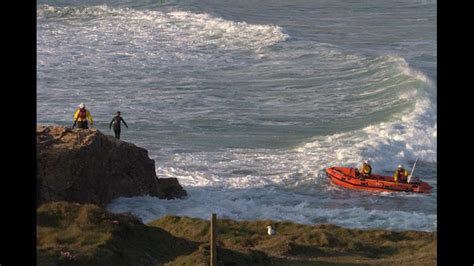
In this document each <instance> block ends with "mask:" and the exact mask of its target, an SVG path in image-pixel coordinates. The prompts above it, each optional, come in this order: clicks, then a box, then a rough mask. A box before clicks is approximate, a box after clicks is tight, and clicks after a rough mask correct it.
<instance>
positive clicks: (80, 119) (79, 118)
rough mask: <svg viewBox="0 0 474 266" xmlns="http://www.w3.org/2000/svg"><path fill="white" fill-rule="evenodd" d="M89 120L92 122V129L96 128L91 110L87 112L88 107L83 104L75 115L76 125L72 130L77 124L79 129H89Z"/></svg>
mask: <svg viewBox="0 0 474 266" xmlns="http://www.w3.org/2000/svg"><path fill="white" fill-rule="evenodd" d="M87 120H89V121H90V122H91V127H92V126H94V120H93V119H92V115H91V113H90V112H89V110H86V105H85V104H84V103H81V104H79V108H78V109H77V110H76V113H75V114H74V124H73V125H72V128H74V127H75V126H76V124H77V127H78V128H84V129H87V128H89V127H88V122H87Z"/></svg>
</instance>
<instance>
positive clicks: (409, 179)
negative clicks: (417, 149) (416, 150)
mask: <svg viewBox="0 0 474 266" xmlns="http://www.w3.org/2000/svg"><path fill="white" fill-rule="evenodd" d="M417 161H418V158H416V160H415V163H414V164H413V168H412V169H411V173H410V175H409V176H408V180H407V182H408V183H410V182H411V177H412V175H413V171H415V166H416V162H417Z"/></svg>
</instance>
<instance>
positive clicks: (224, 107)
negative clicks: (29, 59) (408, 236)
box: [37, 0, 437, 231]
mask: <svg viewBox="0 0 474 266" xmlns="http://www.w3.org/2000/svg"><path fill="white" fill-rule="evenodd" d="M436 27H437V25H436V2H433V1H424V0H422V1H377V2H373V1H357V2H356V1H338V0H334V1H325V0H320V1H300V0H297V1H276V0H275V1H274V0H261V1H256V0H242V1H226V0H224V1H209V0H204V1H158V2H152V1H145V0H140V1H74V2H73V3H71V2H70V1H50V0H49V1H38V2H37V84H38V85H37V112H38V115H37V120H38V123H39V124H60V125H68V126H70V125H72V115H73V113H74V111H75V108H76V107H77V105H78V104H79V103H80V102H84V103H85V104H86V106H87V107H88V109H89V110H90V111H91V112H92V115H93V116H94V119H95V126H96V127H97V128H98V129H99V130H101V131H102V132H104V133H106V134H110V135H113V133H112V132H111V131H109V129H108V124H109V122H110V120H111V119H112V117H113V115H114V113H115V112H116V111H117V110H120V111H121V112H122V116H123V117H124V119H125V121H126V122H127V124H128V125H129V129H125V128H124V129H123V130H122V139H124V140H126V141H130V142H132V143H135V144H136V145H138V146H141V147H144V148H146V149H147V150H148V151H149V155H150V157H151V158H152V159H154V160H155V162H156V163H155V167H156V173H157V176H158V177H159V178H164V177H176V178H178V180H179V182H180V183H181V184H182V185H183V186H184V188H185V189H186V190H187V191H188V193H189V196H188V197H187V198H186V199H180V200H170V201H168V200H160V199H156V198H153V197H134V198H119V199H117V200H115V201H114V202H113V203H111V204H110V205H109V206H108V208H109V210H111V211H113V212H124V211H130V212H132V213H134V214H136V215H138V216H139V217H140V218H141V219H143V221H145V222H147V221H151V220H154V219H157V218H159V217H161V216H163V215H166V214H173V215H187V216H192V217H199V218H206V219H207V218H208V217H209V215H210V213H212V212H216V213H217V214H218V216H219V217H226V218H232V219H238V220H254V219H274V220H289V221H294V222H298V223H305V224H314V223H334V224H337V225H341V226H346V227H352V228H384V229H394V230H407V229H412V230H423V231H436V230H437V222H436V220H437V214H436V209H437V204H436V198H437V146H436V142H437V133H436V132H437V122H436V121H437V112H436V110H437V108H436V101H437V92H436V90H437V88H436V77H437V72H436ZM417 158H418V163H417V168H416V170H415V175H417V176H419V177H421V178H422V179H423V180H424V181H426V182H428V183H429V184H431V185H432V186H433V187H434V190H433V192H432V193H431V194H429V195H421V194H416V195H415V194H406V193H369V192H360V191H351V190H347V189H343V188H339V187H335V186H333V185H331V184H330V183H329V180H328V179H327V177H326V175H325V174H324V169H325V168H326V167H329V166H333V165H343V166H358V165H359V164H360V162H361V161H363V160H365V159H369V160H370V161H371V162H372V166H373V168H374V172H376V173H382V174H388V175H391V174H392V173H393V170H395V167H396V166H397V165H398V164H400V163H401V164H404V165H405V166H406V167H407V168H410V167H411V166H412V165H413V163H414V161H415V160H416V159H417Z"/></svg>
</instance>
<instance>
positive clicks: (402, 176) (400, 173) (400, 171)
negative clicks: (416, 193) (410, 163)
mask: <svg viewBox="0 0 474 266" xmlns="http://www.w3.org/2000/svg"><path fill="white" fill-rule="evenodd" d="M407 178H408V171H407V170H405V169H404V168H403V165H401V164H399V165H398V167H397V170H395V173H394V174H393V180H394V181H395V182H396V183H406V182H407Z"/></svg>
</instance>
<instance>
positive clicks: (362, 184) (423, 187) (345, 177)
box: [326, 167, 432, 193]
mask: <svg viewBox="0 0 474 266" xmlns="http://www.w3.org/2000/svg"><path fill="white" fill-rule="evenodd" d="M326 175H327V177H328V178H329V179H330V180H331V182H332V183H333V184H336V185H339V186H341V187H346V188H350V189H356V190H365V191H379V192H382V191H386V192H396V191H400V192H414V193H429V192H431V189H432V187H431V186H430V185H429V184H428V183H426V182H423V181H421V180H420V181H419V182H416V183H415V182H411V183H397V182H395V181H394V179H393V177H391V176H382V175H371V176H370V178H365V179H361V178H360V175H357V172H356V168H351V167H330V168H327V169H326Z"/></svg>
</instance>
